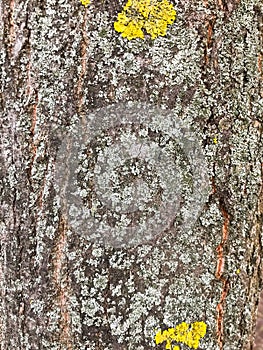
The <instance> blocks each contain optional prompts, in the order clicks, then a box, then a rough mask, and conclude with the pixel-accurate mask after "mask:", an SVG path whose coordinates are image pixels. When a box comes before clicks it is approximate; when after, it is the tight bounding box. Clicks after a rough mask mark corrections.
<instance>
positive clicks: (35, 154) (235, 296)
mask: <svg viewBox="0 0 263 350" xmlns="http://www.w3.org/2000/svg"><path fill="white" fill-rule="evenodd" d="M124 4H125V1H119V2H117V1H107V0H105V1H92V2H91V4H90V5H89V6H88V7H87V8H85V7H83V6H82V5H81V4H80V3H79V2H78V1H77V0H76V1H73V0H71V1H69V0H65V1H60V0H59V1H55V0H45V1H37V0H26V1H22V2H21V1H16V0H3V1H1V2H0V47H1V56H0V60H1V67H2V76H1V83H2V84H1V86H2V87H1V95H0V97H1V99H0V106H1V107H0V108H1V121H0V125H1V169H0V174H1V184H0V185H1V186H0V193H1V197H0V201H1V222H0V230H1V260H0V263H1V268H0V288H1V289H0V292H1V305H0V307H1V312H0V332H1V339H0V344H1V349H3V350H6V349H23V350H24V349H32V350H33V349H37V350H40V349H49V350H55V349H83V350H84V349H96V350H98V349H109V350H111V349H131V350H133V349H136V350H144V349H163V348H164V344H162V345H158V346H157V345H155V342H154V335H155V333H156V330H158V329H166V328H167V327H173V326H175V325H176V324H178V323H180V322H182V321H186V322H189V323H192V322H194V321H201V320H202V321H204V322H205V323H206V324H207V327H208V328H207V334H206V336H205V337H204V339H202V341H201V342H200V349H206V350H217V349H219V350H223V349H224V350H233V349H236V350H239V349H240V350H241V349H242V350H247V349H252V346H253V337H254V330H255V317H256V309H257V303H258V298H259V291H260V288H261V277H260V276H261V273H260V271H261V270H262V260H261V259H262V214H263V168H262V161H263V159H262V115H263V114H262V112H263V88H262V76H263V75H262V74H263V73H262V58H263V29H262V22H263V8H262V3H261V1H256V0H255V1H253V0H240V1H238V0H228V1H223V0H222V1H221V0H218V1H217V0H211V1H210V0H207V1H205V0H203V1H201V0H193V1H185V0H182V1H181V0H178V1H173V4H174V6H175V8H176V11H177V19H176V22H175V24H174V25H172V26H171V27H170V28H169V30H168V33H167V36H166V37H159V38H157V39H156V40H154V41H152V40H151V39H149V38H146V39H145V40H140V39H138V40H132V41H127V40H126V39H124V38H121V36H120V35H119V34H118V33H117V32H115V31H114V28H113V23H114V21H115V20H116V16H117V14H118V12H119V11H120V10H121V9H122V7H123V5H124ZM128 101H138V102H145V103H150V104H151V105H154V106H158V107H162V108H165V109H166V110H169V111H171V112H172V113H174V115H176V117H177V118H180V119H181V120H182V121H184V122H185V123H187V124H188V125H189V126H191V128H192V129H193V130H194V132H195V135H197V138H198V139H199V140H201V147H202V149H203V151H204V154H205V160H206V163H207V168H208V176H209V180H208V181H209V188H210V192H209V195H208V196H207V200H206V202H205V205H204V207H203V209H202V212H201V213H200V216H199V218H198V220H197V221H196V223H195V225H194V226H193V227H192V228H189V230H186V231H182V230H181V231H180V230H179V231H177V230H176V229H175V228H174V227H173V225H172V226H170V227H169V229H167V230H165V231H164V232H163V233H162V234H161V235H159V236H157V237H155V239H153V240H149V242H145V243H143V244H140V245H138V246H134V247H126V248H125V247H123V248H114V247H110V246H109V247H107V246H105V245H103V244H100V243H99V242H96V241H94V240H90V239H89V236H88V235H86V234H83V235H82V234H81V232H76V231H74V230H72V229H71V227H70V223H69V222H68V220H67V217H66V216H65V215H64V214H63V212H62V209H61V203H60V201H59V198H58V195H57V193H56V190H55V186H54V176H55V175H54V174H55V167H56V157H57V152H58V149H59V147H60V145H61V142H62V140H63V139H62V138H61V136H60V135H61V132H62V130H67V131H69V130H71V128H73V127H74V125H75V124H76V123H78V122H79V121H80V120H83V119H84V118H85V116H86V115H89V114H90V113H91V112H92V111H94V110H97V109H100V108H104V107H105V106H107V105H116V104H119V103H124V104H125V103H128ZM124 121H125V117H124ZM173 220H174V223H175V222H176V221H177V218H173ZM181 349H187V347H186V346H185V345H183V344H181Z"/></svg>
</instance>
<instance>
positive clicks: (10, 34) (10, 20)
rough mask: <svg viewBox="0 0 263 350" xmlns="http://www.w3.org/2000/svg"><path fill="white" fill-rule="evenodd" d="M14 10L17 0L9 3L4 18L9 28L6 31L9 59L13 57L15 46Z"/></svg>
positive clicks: (11, 0)
mask: <svg viewBox="0 0 263 350" xmlns="http://www.w3.org/2000/svg"><path fill="white" fill-rule="evenodd" d="M14 8H15V0H10V1H9V6H8V10H7V11H8V13H4V18H5V17H6V18H7V24H6V26H7V28H6V29H5V31H6V33H7V35H6V44H7V47H8V54H9V57H11V56H12V51H13V44H14V41H15V23H14V16H13V15H14Z"/></svg>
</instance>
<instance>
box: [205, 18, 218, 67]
mask: <svg viewBox="0 0 263 350" xmlns="http://www.w3.org/2000/svg"><path fill="white" fill-rule="evenodd" d="M215 22H216V16H215V15H213V16H212V18H211V19H209V20H208V21H207V22H206V27H207V35H206V44H205V64H206V65H208V64H209V49H210V48H211V47H212V42H213V38H212V37H213V32H214V25H215Z"/></svg>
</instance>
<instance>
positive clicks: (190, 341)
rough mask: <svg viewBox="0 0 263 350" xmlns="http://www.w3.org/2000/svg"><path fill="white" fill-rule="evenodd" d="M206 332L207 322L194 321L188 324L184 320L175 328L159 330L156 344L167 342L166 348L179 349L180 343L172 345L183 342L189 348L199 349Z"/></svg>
mask: <svg viewBox="0 0 263 350" xmlns="http://www.w3.org/2000/svg"><path fill="white" fill-rule="evenodd" d="M205 334H206V324H205V323H204V322H194V323H192V324H190V325H189V324H187V323H186V322H182V323H181V324H179V325H177V326H176V327H175V328H168V329H167V330H164V331H163V332H162V331H158V332H157V333H156V335H155V342H156V344H161V343H163V342H166V345H165V349H171V350H179V349H180V347H179V345H172V343H173V342H175V343H183V344H185V345H187V346H189V348H192V349H197V348H198V346H199V341H200V339H201V338H203V337H204V336H205Z"/></svg>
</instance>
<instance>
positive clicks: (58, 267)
mask: <svg viewBox="0 0 263 350" xmlns="http://www.w3.org/2000/svg"><path fill="white" fill-rule="evenodd" d="M66 244H67V237H66V221H65V219H64V218H63V217H62V219H61V221H60V225H59V237H58V243H57V246H56V251H55V258H54V262H53V266H54V280H55V285H56V288H57V290H58V303H59V306H60V311H61V323H60V344H61V345H63V349H67V350H72V349H73V347H72V339H71V327H70V324H71V319H70V313H69V310H68V307H67V301H68V290H67V284H68V283H65V281H63V273H62V270H63V264H64V259H65V247H66Z"/></svg>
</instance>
